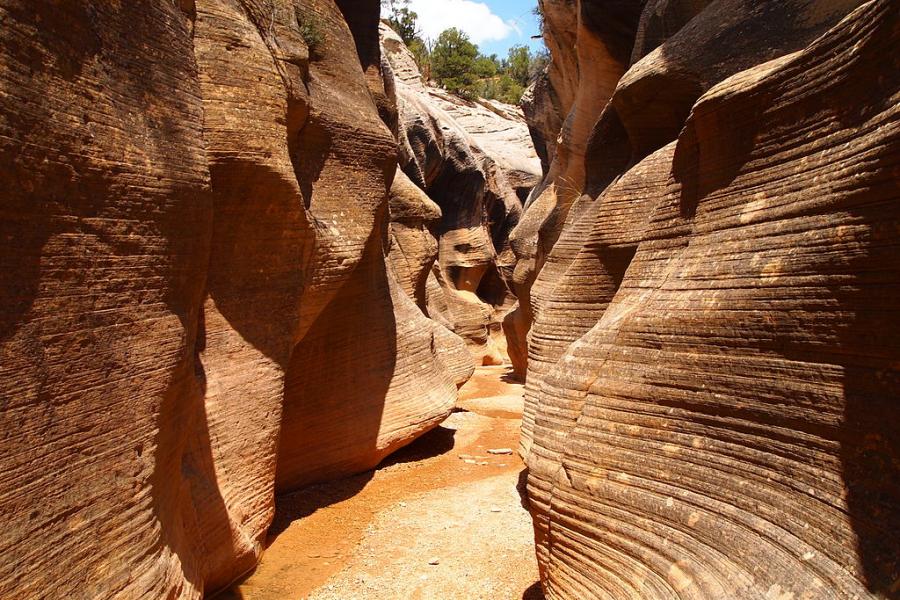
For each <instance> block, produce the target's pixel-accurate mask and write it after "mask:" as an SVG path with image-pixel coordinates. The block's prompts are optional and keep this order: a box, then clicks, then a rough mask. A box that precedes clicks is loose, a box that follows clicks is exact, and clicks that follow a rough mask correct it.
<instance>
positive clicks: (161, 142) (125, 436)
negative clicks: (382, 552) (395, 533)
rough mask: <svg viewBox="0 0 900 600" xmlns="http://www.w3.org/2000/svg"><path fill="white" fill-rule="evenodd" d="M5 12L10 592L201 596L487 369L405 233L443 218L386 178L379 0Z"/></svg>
mask: <svg viewBox="0 0 900 600" xmlns="http://www.w3.org/2000/svg"><path fill="white" fill-rule="evenodd" d="M373 16H374V20H373ZM0 20H2V22H3V24H4V25H3V30H2V31H0V57H2V58H0V89H2V93H0V182H2V184H0V185H2V188H3V189H4V194H3V196H2V198H0V231H2V234H0V277H2V279H3V281H2V286H0V324H2V326H0V432H2V433H0V439H2V452H0V473H2V475H0V515H2V517H3V533H2V534H0V597H4V598H7V597H9V598H91V599H101V598H200V597H202V596H203V595H204V594H208V593H210V592H213V591H215V590H217V589H220V588H222V587H223V586H226V585H227V584H228V583H230V582H231V581H233V580H234V579H235V578H237V577H239V576H240V575H242V574H243V573H245V572H246V571H248V570H249V569H251V568H252V567H253V565H254V564H255V561H256V560H257V559H258V557H259V554H260V552H261V549H262V543H263V541H264V538H265V533H266V529H267V528H268V525H269V523H270V522H271V519H272V514H273V510H274V494H275V491H276V489H292V488H295V487H297V486H300V485H303V484H305V483H309V482H313V481H318V480H322V479H328V478H334V477H339V476H342V475H347V474H350V473H354V472H358V471H360V470H364V469H367V468H371V467H372V466H374V465H376V464H377V463H378V462H379V461H380V460H381V458H383V457H384V456H385V455H386V454H387V453H389V452H391V451H392V450H393V449H396V448H398V447H400V446H401V445H403V444H405V443H408V442H409V441H411V440H412V439H414V438H415V437H416V436H417V435H419V434H421V433H422V432H424V431H426V430H427V429H428V428H430V427H433V426H434V425H436V424H437V423H438V422H439V421H440V420H442V419H443V418H444V417H445V416H446V415H447V414H449V412H450V411H451V409H452V407H453V404H454V401H455V398H456V389H457V384H459V383H461V382H462V381H464V380H465V379H466V378H467V377H468V374H469V373H471V366H470V365H469V364H468V363H466V362H465V361H464V360H461V358H460V357H461V356H462V355H463V354H466V352H465V346H464V344H463V342H462V340H461V339H459V338H458V337H457V336H455V335H454V334H452V333H450V332H449V331H447V330H446V329H445V328H444V327H442V326H441V325H439V324H438V323H436V322H435V321H433V320H431V319H428V318H427V317H426V315H425V313H424V312H423V310H422V302H423V300H424V297H425V288H424V282H425V280H426V277H427V274H428V272H429V270H430V266H431V263H433V261H434V260H435V248H434V247H433V246H432V245H429V243H428V242H427V240H426V241H423V242H421V243H420V244H419V246H417V247H415V248H414V247H413V244H410V243H403V242H401V241H400V240H406V239H408V238H409V237H410V235H412V236H415V235H418V234H423V233H422V230H423V223H425V222H427V221H430V220H431V219H433V218H434V217H435V215H434V211H433V207H432V205H431V204H429V203H428V202H425V200H424V199H422V198H418V197H415V198H413V199H412V200H411V201H410V202H409V203H407V204H403V203H402V202H394V198H396V197H398V196H401V195H402V193H401V192H399V191H398V192H397V193H394V194H389V192H390V191H391V190H395V191H396V190H400V189H401V188H402V186H403V184H404V181H403V180H402V178H401V180H400V181H399V182H398V183H397V185H396V186H395V185H393V182H394V174H395V170H396V166H397V156H398V146H397V140H396V139H395V137H394V135H393V133H392V131H391V129H390V127H391V114H392V108H391V107H392V103H391V95H390V90H388V89H386V88H385V87H384V85H383V80H382V74H381V70H380V69H381V64H380V58H379V52H378V33H377V23H378V3H377V2H374V0H373V1H371V2H349V1H348V2H339V3H337V4H336V3H335V2H333V1H332V0H293V1H291V0H196V1H194V0H182V1H180V2H170V1H154V2H149V3H143V4H141V6H140V7H137V6H135V5H134V3H128V2H125V3H110V2H94V1H91V0H76V1H73V2H66V3H57V2H45V1H42V0H39V1H28V2H24V1H19V0H3V1H2V2H0ZM395 113H396V110H395V109H393V114H395ZM389 196H390V200H389ZM416 202H418V204H415V203H416ZM392 213H394V214H395V215H396V222H395V223H393V224H392V223H391V222H390V221H391V215H392ZM423 235H424V234H423ZM392 240H393V241H392ZM392 244H394V245H396V246H400V245H401V244H402V245H403V246H404V247H405V248H409V249H410V252H409V253H406V254H404V257H405V261H400V260H399V259H398V257H395V256H391V257H389V258H388V257H387V256H386V255H387V254H388V253H389V251H390V250H391V249H392ZM395 259H397V260H395ZM401 262H402V264H403V267H402V268H400V264H401ZM416 301H418V302H419V306H417V305H416Z"/></svg>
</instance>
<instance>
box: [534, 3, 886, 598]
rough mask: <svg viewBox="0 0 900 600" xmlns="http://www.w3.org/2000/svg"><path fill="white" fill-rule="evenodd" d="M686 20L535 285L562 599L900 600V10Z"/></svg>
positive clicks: (537, 491) (591, 158)
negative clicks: (899, 538) (899, 427)
mask: <svg viewBox="0 0 900 600" xmlns="http://www.w3.org/2000/svg"><path fill="white" fill-rule="evenodd" d="M665 4H667V3H660V2H655V3H648V4H647V7H646V9H645V14H644V16H643V17H642V19H641V27H640V28H639V32H638V35H637V38H636V39H637V44H636V46H635V54H634V56H635V60H636V62H635V64H634V65H633V66H632V67H631V69H630V70H629V71H628V72H627V73H626V74H625V75H624V77H623V78H622V80H621V81H620V82H619V83H618V85H617V87H616V91H615V93H614V94H613V96H612V98H611V102H610V103H609V105H608V106H607V107H606V108H605V109H604V111H603V114H602V116H600V118H599V119H598V122H597V126H596V127H595V129H594V132H593V134H592V135H593V137H592V141H591V143H590V145H589V150H588V152H587V155H586V157H587V158H586V163H585V164H586V173H587V175H586V180H585V190H587V191H588V194H587V197H586V198H583V199H582V200H579V201H578V203H576V204H575V205H573V208H572V209H571V211H570V213H569V217H568V219H567V221H566V224H565V227H564V228H563V229H562V233H561V235H560V236H559V240H558V241H557V242H556V244H555V246H554V247H553V249H552V251H551V253H550V255H549V256H548V258H547V261H546V263H545V264H544V265H543V270H542V271H541V272H540V274H539V275H538V277H537V279H538V281H537V282H536V283H535V284H534V289H533V290H532V294H531V298H532V304H531V306H532V308H533V312H534V326H533V328H532V330H531V334H530V345H529V352H530V359H529V364H528V384H527V385H528V388H527V391H526V393H527V398H528V403H529V405H530V408H529V410H530V411H531V414H532V415H534V416H533V417H532V421H531V422H526V425H525V431H524V432H523V433H524V437H525V440H524V441H523V449H524V452H525V454H526V461H527V464H528V466H529V478H528V492H529V498H530V503H531V508H532V512H533V514H534V517H535V530H536V539H537V543H538V557H539V561H540V563H541V569H542V580H543V584H544V588H545V592H546V595H547V597H548V598H748V599H749V598H853V597H856V598H882V597H895V596H896V595H897V593H898V588H897V582H898V581H900V559H898V557H900V546H898V544H897V542H896V540H895V538H896V536H895V535H893V533H892V532H893V531H896V530H897V529H898V527H900V492H898V490H897V488H896V485H895V484H894V483H893V482H894V481H895V480H896V478H897V475H898V474H900V472H898V471H900V469H898V465H900V446H898V444H897V435H896V431H895V429H896V423H897V422H900V420H898V417H900V403H898V402H897V398H898V392H900V366H898V365H900V345H898V344H897V342H896V340H895V339H894V337H895V336H893V335H892V334H891V333H889V332H893V331H895V330H897V329H898V325H900V317H898V315H897V311H896V310H894V308H893V307H894V306H895V305H896V304H897V303H898V301H900V296H898V289H900V286H898V284H900V262H898V260H897V257H898V256H900V246H898V242H897V239H898V238H897V232H898V230H900V204H898V199H900V188H898V185H897V173H898V169H900V162H898V161H900V135H898V131H900V123H898V120H900V110H898V106H900V102H898V101H900V76H898V73H900V69H898V67H900V64H898V61H897V59H896V58H895V57H894V55H893V54H895V53H893V54H892V52H891V48H893V47H895V46H896V45H897V43H898V37H900V30H898V27H897V24H898V23H900V8H898V5H897V4H896V3H895V2H890V1H887V0H884V1H882V0H872V1H870V2H865V3H860V2H848V3H841V2H830V1H825V2H813V3H807V2H803V3H797V4H793V3H790V2H779V3H772V4H770V3H765V2H764V3H754V4H753V5H752V6H751V5H750V4H747V3H740V2H736V3H728V2H713V3H709V5H708V6H705V3H676V2H671V3H668V4H669V5H671V6H670V8H671V10H672V11H673V12H671V13H670V12H668V9H667V7H666V6H664V5H665ZM689 5H690V6H689ZM651 11H652V12H651ZM684 11H688V12H687V13H685V12H684ZM691 11H693V12H691ZM661 14H681V15H684V16H683V18H682V20H681V21H680V23H681V25H683V26H679V28H678V29H677V32H673V29H675V28H674V26H673V25H672V23H673V22H678V21H677V20H676V21H671V20H670V21H666V27H660V26H659V23H658V22H656V23H655V21H654V19H655V18H656V17H657V16H658V15H661ZM654 23H655V24H654ZM667 27H668V28H670V29H666V28H667ZM651 29H652V30H653V31H651ZM757 31H758V34H756V33H753V32H757ZM732 35H733V36H735V40H737V39H738V37H740V40H741V41H740V42H739V43H737V44H730V43H727V40H728V39H729V36H732ZM664 38H665V39H667V41H665V42H663V43H662V45H661V46H660V47H658V48H656V49H652V48H648V47H647V46H648V45H651V44H653V43H658V42H653V40H654V39H656V40H661V39H664ZM707 40H708V41H707ZM638 48H641V49H640V50H638ZM715 48H718V49H721V50H720V51H719V52H720V53H719V55H716V54H715V53H714V52H712V49H715ZM682 83H684V84H685V85H682ZM670 90H671V91H673V93H672V95H671V97H668V96H667V95H666V92H667V91H670ZM681 92H684V93H681ZM622 151H624V154H621V152H622ZM616 156H618V158H617V159H616ZM611 160H618V161H620V162H619V164H621V165H622V167H621V168H620V170H619V172H618V173H616V172H615V169H614V168H611V166H610V165H611V164H613V163H612V162H611ZM594 192H596V193H597V196H596V197H595V199H592V198H594V197H593V196H592V194H593V193H594ZM526 218H527V210H526Z"/></svg>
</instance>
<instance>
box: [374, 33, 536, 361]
mask: <svg viewBox="0 0 900 600" xmlns="http://www.w3.org/2000/svg"><path fill="white" fill-rule="evenodd" d="M381 37H382V49H383V55H384V57H385V59H386V62H387V64H388V66H389V68H390V70H391V72H392V73H393V84H392V87H393V88H394V90H395V93H396V97H397V107H398V113H399V115H398V116H399V127H398V134H399V139H400V165H401V167H402V169H403V171H404V173H405V174H406V176H408V178H409V180H410V181H411V182H412V183H414V184H415V185H416V186H417V187H418V188H419V189H421V190H423V191H424V192H426V193H427V195H428V196H429V197H430V198H431V199H432V200H433V201H434V202H435V203H436V204H437V205H438V207H439V208H440V211H441V218H440V221H439V223H438V225H437V227H436V229H435V233H436V238H437V242H438V259H437V262H436V264H435V267H434V272H433V276H432V277H431V283H430V285H429V286H427V289H429V290H430V293H429V294H427V311H428V313H429V315H430V316H432V317H433V318H435V319H437V320H439V321H440V322H442V323H444V324H445V325H446V326H447V327H448V328H450V329H451V330H452V331H454V332H455V333H457V334H459V335H460V336H462V337H463V338H464V339H465V340H466V341H467V343H468V345H469V349H470V351H471V353H472V355H473V357H474V362H476V363H478V364H499V363H500V362H502V361H503V360H504V358H505V348H504V347H505V340H503V339H502V338H503V336H502V333H501V331H500V322H501V320H502V318H503V315H504V314H505V312H506V311H507V310H508V309H509V308H510V307H511V305H512V303H513V302H514V297H513V295H512V293H511V291H510V289H509V281H510V279H511V277H512V271H513V267H514V264H515V256H514V254H513V251H512V248H511V247H510V245H509V234H510V232H511V231H512V229H513V228H514V227H515V226H516V224H517V223H518V222H519V216H520V215H521V212H522V199H523V198H525V197H527V195H528V193H529V192H530V190H531V189H532V188H533V187H534V186H535V185H537V183H538V182H539V181H540V178H541V166H540V159H539V158H538V156H537V154H536V152H535V151H534V147H533V145H532V143H531V139H530V136H529V134H528V127H527V125H526V123H525V119H524V116H523V115H522V112H521V110H519V109H518V108H516V107H512V106H507V105H502V104H498V103H495V102H489V101H485V100H475V101H469V100H464V99H462V98H459V97H457V96H454V95H452V94H449V93H447V92H445V91H443V90H440V89H437V88H434V87H431V86H428V85H426V84H425V82H423V80H422V76H421V74H420V73H419V70H418V67H417V66H416V64H415V61H414V60H413V57H412V55H411V54H410V52H409V50H408V49H407V48H406V47H405V46H404V45H403V42H402V41H401V40H400V38H399V37H398V36H397V34H396V33H394V32H393V31H392V30H391V29H390V28H389V27H387V26H386V25H382V27H381Z"/></svg>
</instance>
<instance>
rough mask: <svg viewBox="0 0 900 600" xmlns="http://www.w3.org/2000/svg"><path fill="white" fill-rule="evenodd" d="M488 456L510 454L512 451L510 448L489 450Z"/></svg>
mask: <svg viewBox="0 0 900 600" xmlns="http://www.w3.org/2000/svg"><path fill="white" fill-rule="evenodd" d="M488 454H512V450H511V449H510V448H491V449H489V450H488Z"/></svg>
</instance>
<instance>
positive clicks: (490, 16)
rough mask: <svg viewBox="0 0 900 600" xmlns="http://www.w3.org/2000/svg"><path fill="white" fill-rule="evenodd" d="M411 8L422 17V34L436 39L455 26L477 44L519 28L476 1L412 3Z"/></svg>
mask: <svg viewBox="0 0 900 600" xmlns="http://www.w3.org/2000/svg"><path fill="white" fill-rule="evenodd" d="M409 6H410V8H411V9H412V10H414V11H415V12H416V13H417V14H418V15H419V28H420V29H421V30H422V34H423V35H424V36H425V37H427V38H431V39H432V40H436V39H437V37H438V36H439V35H440V34H441V32H442V31H444V30H445V29H449V28H450V27H456V28H457V29H459V30H461V31H464V32H466V33H467V34H468V35H469V38H470V39H471V40H472V41H473V42H475V43H476V44H481V43H484V42H492V41H499V40H503V39H505V38H507V37H508V36H509V35H510V34H511V33H512V32H513V31H515V30H516V26H515V24H513V23H507V22H506V21H504V20H503V19H501V18H500V17H498V16H497V15H495V14H494V13H493V12H491V9H490V7H489V6H488V5H487V4H485V3H483V2H474V1H473V0H412V1H411V2H410V3H409Z"/></svg>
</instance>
